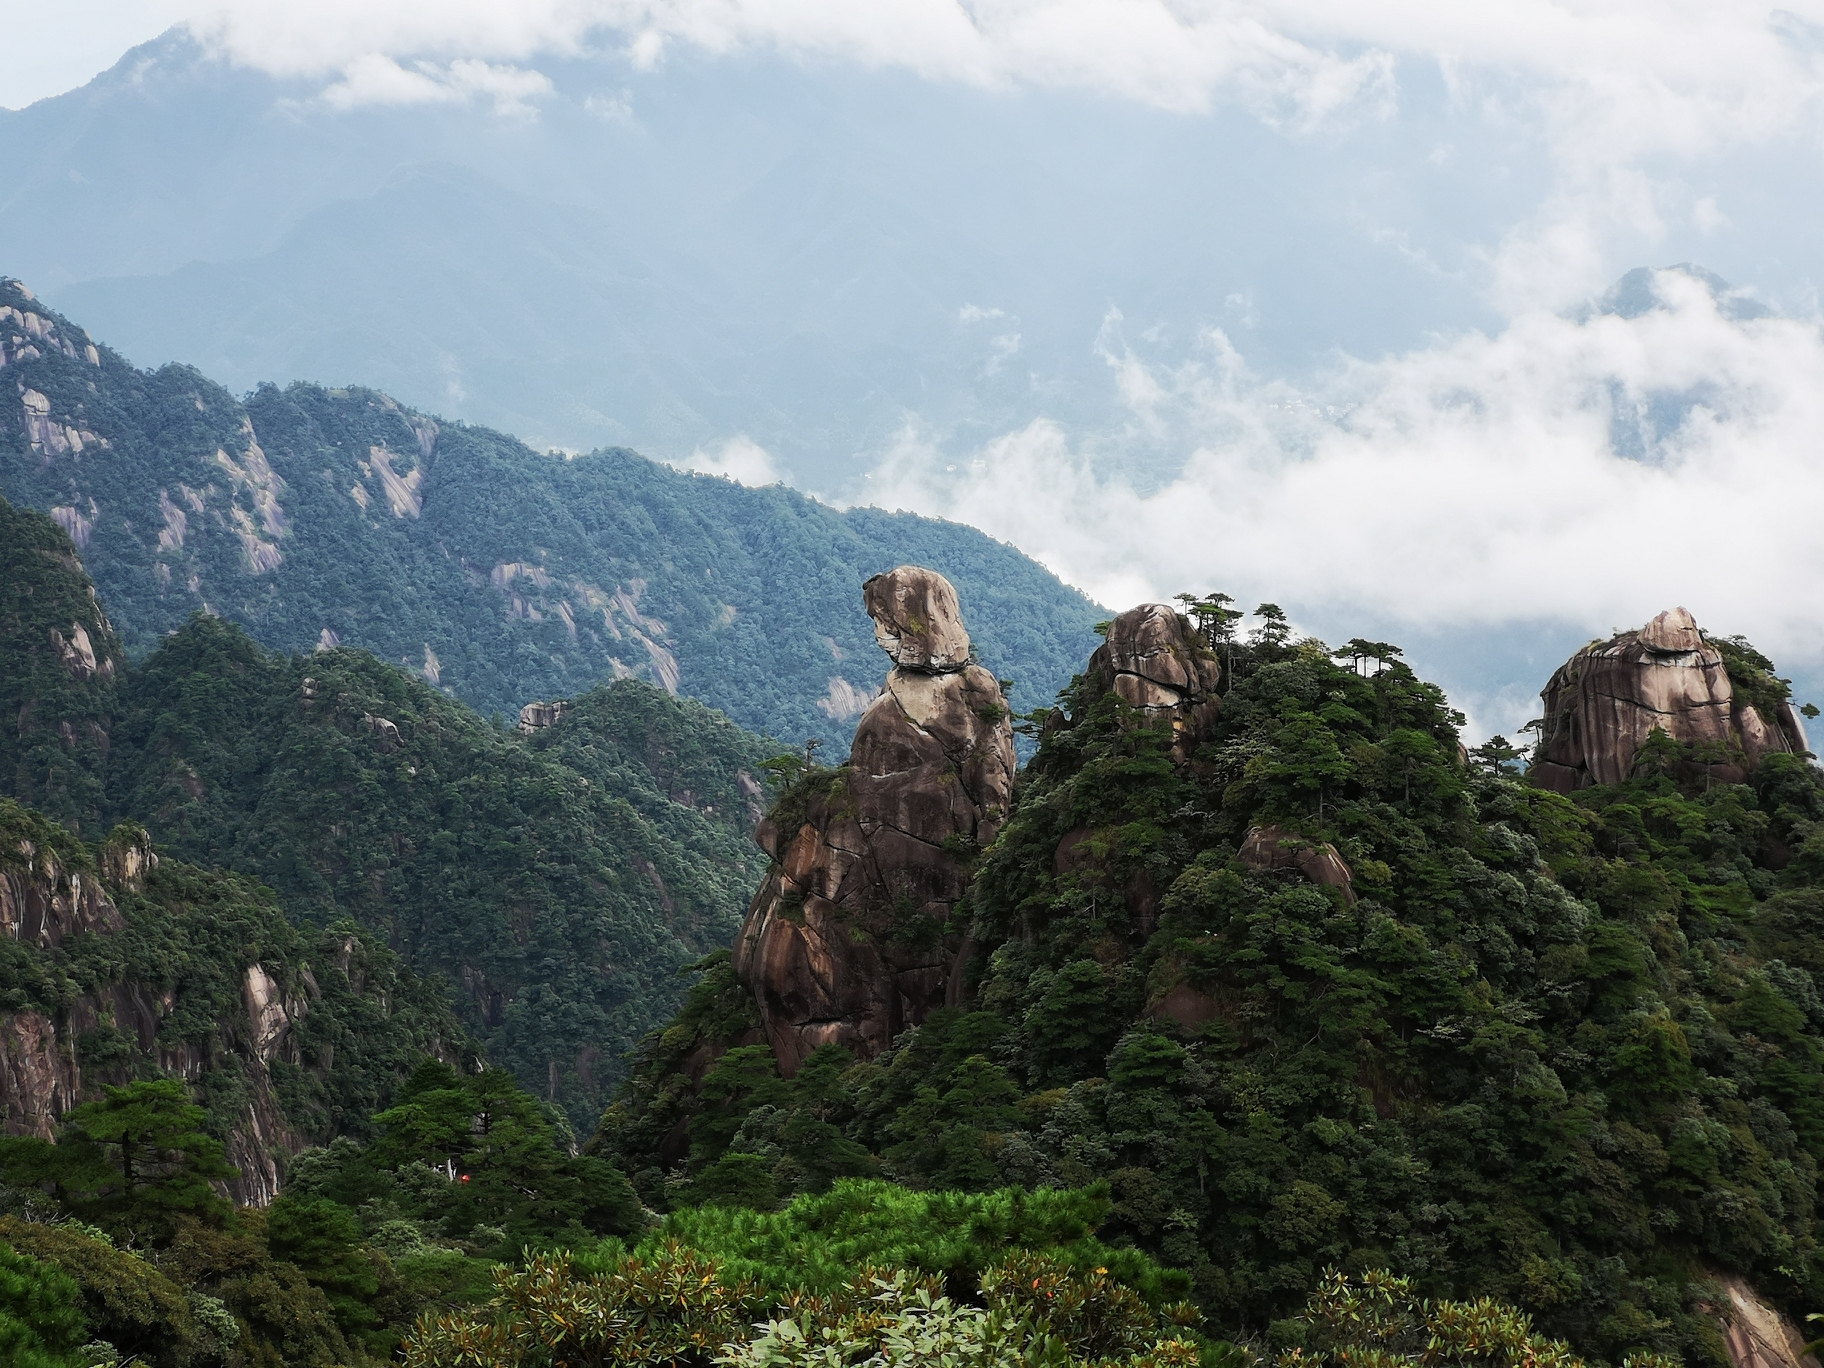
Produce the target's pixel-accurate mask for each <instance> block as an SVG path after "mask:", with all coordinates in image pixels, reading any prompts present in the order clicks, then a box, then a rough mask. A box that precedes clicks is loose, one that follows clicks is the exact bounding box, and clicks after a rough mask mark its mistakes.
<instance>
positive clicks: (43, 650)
mask: <svg viewBox="0 0 1824 1368" xmlns="http://www.w3.org/2000/svg"><path fill="white" fill-rule="evenodd" d="M77 627H81V628H82V629H83V631H84V632H85V633H86V634H87V636H88V639H89V647H90V650H91V652H92V653H93V654H94V656H95V662H94V663H95V667H96V668H95V670H94V671H93V672H88V673H85V670H86V667H85V666H76V667H75V668H72V666H73V664H74V662H73V661H72V660H71V659H66V649H65V648H67V649H68V651H69V652H73V651H74V650H75V647H74V638H75V628H77ZM53 632H54V633H56V636H53V635H52V633H53ZM59 639H61V641H62V642H63V643H64V646H63V647H60V646H59V644H58V642H59ZM122 663H123V657H122V654H121V651H120V646H119V643H118V642H117V641H116V640H115V638H114V632H113V629H112V628H111V627H110V626H109V624H108V620H107V618H106V617H104V616H103V615H102V611H101V605H100V604H99V603H97V602H96V600H95V594H94V591H93V590H92V589H91V588H90V586H89V582H88V580H87V579H86V578H85V577H84V575H83V573H82V567H81V566H80V565H79V564H78V563H77V562H76V558H75V553H74V548H73V547H72V546H71V545H70V539H69V538H68V537H67V536H65V535H64V533H63V532H62V531H61V530H60V529H59V528H58V527H57V526H56V525H55V524H54V523H52V522H51V521H50V520H49V519H48V518H45V517H42V516H40V515H39V514H36V513H32V512H29V511H27V510H24V509H16V508H14V507H12V506H11V505H10V504H8V503H7V502H6V501H5V500H4V499H0V718H5V719H7V723H8V725H4V726H0V793H10V794H12V795H13V796H14V797H16V798H18V799H19V800H20V801H21V802H25V803H29V804H31V805H32V806H33V807H35V808H37V809H38V810H39V811H41V812H43V813H45V814H46V815H48V816H50V817H52V818H55V819H56V820H57V821H59V822H64V823H67V824H68V825H69V826H70V827H71V828H73V829H76V830H85V829H94V828H97V827H98V826H99V824H100V823H101V821H102V816H103V810H104V809H105V807H106V799H105V795H104V792H103V787H104V784H105V774H104V764H105V757H106V755H107V749H108V735H107V729H108V725H109V723H110V722H111V720H112V718H113V713H114V706H115V684H116V683H117V679H118V675H117V671H118V670H119V667H120V666H121V664H122Z"/></svg>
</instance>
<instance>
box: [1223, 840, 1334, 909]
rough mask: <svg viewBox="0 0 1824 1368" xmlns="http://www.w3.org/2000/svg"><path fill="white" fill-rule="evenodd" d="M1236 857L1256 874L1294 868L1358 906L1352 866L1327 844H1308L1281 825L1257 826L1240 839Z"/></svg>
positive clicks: (1322, 842)
mask: <svg viewBox="0 0 1824 1368" xmlns="http://www.w3.org/2000/svg"><path fill="white" fill-rule="evenodd" d="M1235 858H1236V859H1237V860H1239V861H1241V863H1242V865H1243V866H1244V867H1246V868H1248V869H1252V870H1254V871H1256V872H1257V873H1264V872H1266V871H1267V870H1272V869H1295V870H1297V871H1298V872H1299V873H1300V874H1302V875H1304V877H1305V878H1306V879H1308V880H1309V881H1310V882H1312V883H1314V884H1318V885H1320V886H1322V887H1324V888H1334V889H1337V890H1338V891H1339V892H1341V893H1342V895H1343V901H1344V902H1346V903H1349V904H1350V905H1351V906H1353V905H1354V903H1355V881H1354V879H1353V878H1352V877H1351V876H1350V873H1349V866H1348V865H1346V864H1344V863H1343V857H1342V856H1341V855H1339V854H1337V851H1336V847H1335V846H1333V845H1331V844H1330V843H1329V842H1328V841H1309V840H1306V839H1305V838H1304V837H1302V836H1299V835H1298V834H1297V833H1295V832H1291V831H1287V830H1286V829H1285V828H1284V827H1281V826H1274V825H1271V824H1266V825H1255V826H1251V827H1249V828H1248V830H1247V832H1246V834H1245V835H1243V837H1242V838H1241V849H1240V850H1239V851H1237V852H1236V855H1235Z"/></svg>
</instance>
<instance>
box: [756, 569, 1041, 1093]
mask: <svg viewBox="0 0 1824 1368" xmlns="http://www.w3.org/2000/svg"><path fill="white" fill-rule="evenodd" d="M863 602H864V604H865V605H866V607H867V609H868V611H869V613H870V614H871V615H872V616H873V618H874V622H875V635H876V639H877V640H878V641H879V643H880V645H881V648H882V649H883V650H884V651H886V653H887V655H888V656H889V658H891V659H892V660H893V662H894V664H893V668H892V669H891V670H889V671H888V674H887V678H886V683H885V687H884V688H883V689H882V690H881V693H880V695H879V696H878V697H877V698H875V699H874V701H873V702H872V703H871V704H869V706H868V709H867V711H866V712H865V713H863V715H862V718H861V721H860V723H859V724H858V725H857V727H856V730H855V740H854V744H853V746H852V748H851V750H850V753H849V763H848V765H847V766H845V767H844V768H843V769H841V770H838V771H836V772H835V773H834V775H833V776H831V778H830V780H829V781H828V783H827V784H826V785H825V786H824V788H823V789H822V790H821V791H820V792H818V793H816V794H814V795H813V796H812V797H811V799H810V801H809V803H808V804H807V806H806V808H805V810H804V813H803V819H802V821H801V822H799V823H798V825H797V829H796V830H781V829H779V828H778V827H776V826H775V824H774V822H773V821H771V820H769V821H767V822H764V823H762V824H761V829H760V831H759V832H758V833H757V839H758V840H759V841H760V844H761V845H762V846H763V847H764V848H765V849H766V851H767V853H768V854H770V855H771V856H772V857H773V860H774V862H775V863H774V868H773V870H772V872H771V873H770V874H769V875H768V877H767V879H766V882H765V883H764V884H762V886H761V888H760V890H759V892H758V893H757V894H756V895H755V897H754V901H753V903H752V905H751V906H750V907H749V909H748V913H747V919H746V921H745V922H744V923H743V925H742V928H741V934H740V936H739V937H738V939H737V940H736V943H735V968H736V972H737V974H738V975H739V976H740V978H741V981H742V982H743V983H744V984H746V985H747V986H748V988H749V989H750V990H751V991H752V992H753V994H754V997H755V1001H756V1002H757V1003H758V1005H759V1008H760V1015H761V1020H762V1022H763V1024H764V1027H765V1031H766V1035H767V1039H768V1041H769V1042H770V1043H771V1045H772V1047H773V1050H774V1053H775V1054H776V1056H777V1058H778V1060H779V1067H780V1070H781V1071H782V1072H783V1073H785V1074H786V1075H787V1076H788V1077H789V1076H790V1075H791V1074H793V1073H795V1072H796V1071H797V1068H798V1066H799V1064H800V1063H801V1062H802V1061H803V1059H804V1057H805V1056H806V1055H808V1054H809V1053H810V1052H811V1051H812V1050H814V1049H816V1048H817V1047H818V1046H820V1045H824V1044H837V1045H841V1046H843V1047H845V1048H846V1049H848V1050H850V1051H851V1052H853V1053H854V1054H855V1055H856V1056H857V1057H860V1058H864V1059H865V1058H869V1057H872V1056H873V1055H876V1054H878V1053H880V1052H881V1051H882V1050H884V1049H885V1048H886V1047H887V1046H888V1045H889V1044H890V1043H891V1042H892V1040H893V1037H894V1036H895V1035H897V1034H898V1033H899V1032H901V1031H903V1030H905V1029H907V1028H908V1027H911V1026H916V1025H918V1024H919V1023H920V1022H922V1021H923V1020H924V1018H925V1016H926V1015H927V1014H928V1013H929V1012H930V1011H931V1010H932V1009H934V1008H936V1007H940V1006H942V1005H944V1003H945V1002H946V1001H947V1000H951V999H954V998H955V997H956V996H957V995H958V993H959V991H960V987H961V984H960V982H959V981H958V970H959V969H960V967H961V965H962V964H963V963H964V962H965V961H966V959H967V957H968V953H969V949H970V944H969V941H968V938H967V936H966V935H964V934H962V933H961V932H959V931H957V930H955V929H953V928H951V927H950V926H949V921H950V915H951V911H952V909H953V908H954V907H955V905H956V903H957V901H958V900H959V899H960V898H961V897H962V895H963V892H964V890H965V889H966V888H967V886H968V878H969V874H968V863H969V857H970V855H971V854H972V853H973V852H974V851H975V850H979V849H980V848H981V847H983V846H985V845H987V844H988V842H989V841H991V840H992V839H993V838H994V833H995V832H996V831H997V830H998V829H999V827H1000V824H1001V822H1002V821H1003V820H1004V819H1005V817H1006V815H1007V811H1008V807H1009V803H1010V801H1011V796H1012V791H1013V774H1014V767H1015V760H1014V753H1013V729H1012V724H1011V720H1010V714H1009V711H1008V709H1007V706H1006V702H1005V700H1004V699H1003V698H1002V696H1001V689H1000V684H999V682H998V681H997V680H996V679H995V677H994V676H993V675H992V674H990V673H989V672H988V671H987V670H985V669H983V668H981V667H980V666H979V665H972V664H969V663H968V660H969V637H968V634H967V632H965V631H964V629H963V625H962V620H961V616H960V613H959V611H958V608H957V600H956V591H955V590H954V589H953V588H952V587H951V585H950V583H949V581H948V580H946V579H944V577H943V576H942V575H939V574H937V573H936V572H935V571H930V570H924V569H920V568H918V567H915V566H902V567H900V568H899V569H897V570H894V571H892V572H891V573H890V574H886V575H878V576H875V577H874V578H873V579H871V580H869V581H868V582H867V584H866V585H865V586H864V588H863Z"/></svg>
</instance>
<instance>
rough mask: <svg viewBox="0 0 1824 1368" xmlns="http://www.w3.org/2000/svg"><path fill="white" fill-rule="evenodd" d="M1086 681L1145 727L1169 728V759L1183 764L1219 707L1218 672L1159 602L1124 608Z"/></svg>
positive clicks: (1185, 625) (1209, 656)
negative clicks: (1135, 713) (1124, 706)
mask: <svg viewBox="0 0 1824 1368" xmlns="http://www.w3.org/2000/svg"><path fill="white" fill-rule="evenodd" d="M1088 673H1089V676H1090V678H1091V679H1092V680H1094V681H1096V683H1097V684H1098V685H1099V686H1100V689H1101V691H1102V692H1107V691H1110V690H1112V691H1113V692H1114V694H1115V696H1116V697H1118V698H1120V699H1121V700H1122V701H1123V702H1124V703H1126V704H1128V705H1129V706H1130V707H1133V708H1137V709H1139V710H1140V712H1141V714H1142V715H1143V716H1144V717H1145V718H1146V719H1147V720H1148V721H1150V722H1154V723H1157V724H1160V725H1169V726H1170V727H1171V729H1172V735H1173V741H1172V750H1173V754H1174V756H1175V757H1176V758H1178V759H1181V760H1182V759H1188V758H1189V757H1190V755H1191V754H1192V753H1193V752H1194V751H1195V750H1196V748H1197V745H1198V743H1199V742H1200V741H1202V740H1203V738H1204V736H1205V735H1207V734H1208V732H1209V729H1210V728H1211V727H1212V726H1213V725H1214V723H1215V720H1216V714H1217V712H1218V710H1219V709H1220V708H1221V706H1222V704H1221V698H1220V696H1219V695H1218V693H1217V688H1218V685H1219V684H1220V681H1221V676H1222V671H1221V667H1220V665H1219V664H1218V662H1217V660H1216V657H1215V656H1214V655H1212V654H1211V653H1210V651H1209V650H1208V649H1207V648H1206V647H1205V646H1204V644H1203V643H1202V642H1201V641H1200V640H1198V638H1197V635H1196V633H1195V632H1193V631H1192V630H1191V628H1190V626H1189V624H1188V623H1186V622H1185V620H1184V618H1183V617H1181V616H1180V615H1179V614H1178V613H1177V612H1175V611H1174V610H1173V609H1172V608H1170V607H1168V606H1167V605H1166V604H1163V603H1143V604H1141V605H1140V606H1139V607H1138V608H1130V609H1128V610H1127V611H1126V612H1125V613H1123V614H1121V615H1120V616H1119V617H1117V618H1116V619H1115V620H1114V621H1113V622H1111V623H1109V625H1108V635H1107V637H1106V638H1104V640H1103V643H1102V645H1101V646H1099V647H1097V648H1096V652H1095V654H1094V655H1092V656H1090V658H1089V671H1088Z"/></svg>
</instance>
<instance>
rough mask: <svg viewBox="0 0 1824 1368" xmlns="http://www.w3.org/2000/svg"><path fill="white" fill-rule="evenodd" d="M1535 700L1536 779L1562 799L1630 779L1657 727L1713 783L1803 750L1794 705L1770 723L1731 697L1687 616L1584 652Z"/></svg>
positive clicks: (1676, 614) (1719, 665)
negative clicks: (1538, 716)
mask: <svg viewBox="0 0 1824 1368" xmlns="http://www.w3.org/2000/svg"><path fill="white" fill-rule="evenodd" d="M1540 698H1541V699H1542V700H1543V702H1544V705H1545V710H1544V730H1543V733H1542V734H1541V737H1540V741H1539V750H1538V756H1537V759H1536V761H1535V763H1534V766H1533V777H1534V778H1535V779H1536V780H1537V781H1538V782H1539V783H1540V784H1541V785H1543V786H1544V787H1546V788H1550V789H1556V790H1557V791H1559V792H1560V793H1570V792H1572V791H1574V790H1576V789H1580V788H1587V787H1589V786H1590V785H1592V784H1618V783H1620V782H1621V781H1622V780H1624V779H1626V778H1628V777H1629V775H1631V774H1632V773H1633V772H1634V759H1635V755H1636V753H1637V752H1638V751H1639V749H1640V747H1641V744H1642V743H1643V742H1644V741H1645V740H1646V739H1647V737H1648V736H1649V735H1651V734H1652V732H1653V729H1654V728H1655V727H1658V728H1661V729H1662V730H1664V732H1665V733H1666V735H1667V736H1669V737H1670V738H1671V739H1672V740H1674V741H1676V742H1678V743H1679V744H1680V745H1684V746H1690V747H1694V748H1697V753H1696V754H1695V755H1694V756H1693V758H1692V761H1691V762H1690V763H1692V764H1695V765H1697V766H1699V767H1700V768H1703V769H1707V770H1708V772H1709V776H1710V778H1712V779H1713V780H1715V781H1716V782H1719V783H1739V782H1740V781H1741V780H1742V779H1743V778H1744V777H1746V775H1747V774H1748V772H1749V771H1751V770H1752V769H1753V768H1754V767H1755V765H1757V764H1758V763H1760V761H1761V759H1762V758H1763V757H1764V756H1766V755H1769V754H1772V753H1774V752H1781V751H1789V752H1794V753H1798V754H1803V753H1804V752H1805V751H1806V749H1807V746H1806V742H1805V731H1804V727H1803V726H1802V725H1801V724H1800V722H1799V719H1798V716H1797V715H1796V714H1795V713H1794V712H1793V709H1792V705H1791V704H1790V703H1781V704H1780V706H1779V712H1778V715H1777V716H1775V717H1770V718H1769V717H1762V716H1761V714H1760V712H1759V710H1758V709H1756V708H1755V707H1753V706H1752V705H1750V704H1747V703H1745V702H1743V701H1742V700H1741V699H1739V698H1737V697H1736V695H1735V691H1734V688H1733V686H1732V685H1731V684H1730V680H1729V673H1728V670H1727V669H1726V668H1725V667H1724V663H1723V657H1722V654H1721V652H1719V651H1718V650H1717V649H1716V648H1715V647H1714V646H1712V645H1711V644H1709V643H1708V642H1707V641H1705V640H1704V637H1703V634H1702V633H1701V632H1700V631H1699V630H1698V627H1697V623H1696V621H1695V620H1693V618H1692V616H1691V614H1690V613H1688V612H1687V611H1686V610H1685V609H1683V608H1672V609H1668V610H1667V611H1666V612H1663V613H1661V614H1660V615H1659V616H1658V617H1656V618H1654V619H1653V620H1652V621H1651V622H1649V623H1648V624H1647V625H1646V626H1645V627H1642V628H1641V629H1640V630H1639V631H1634V632H1622V633H1621V634H1619V635H1618V636H1615V637H1612V638H1610V639H1609V640H1608V641H1604V642H1593V643H1591V644H1590V645H1588V646H1585V647H1584V648H1583V649H1582V650H1581V651H1578V652H1577V653H1576V654H1575V655H1573V656H1572V657H1571V658H1570V659H1569V660H1568V661H1566V662H1565V663H1564V664H1563V665H1562V666H1561V667H1559V669H1558V672H1557V673H1556V674H1554V675H1553V676H1552V678H1551V681H1550V682H1549V683H1548V684H1547V685H1546V686H1545V689H1544V691H1543V692H1542V693H1541V694H1540Z"/></svg>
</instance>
